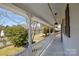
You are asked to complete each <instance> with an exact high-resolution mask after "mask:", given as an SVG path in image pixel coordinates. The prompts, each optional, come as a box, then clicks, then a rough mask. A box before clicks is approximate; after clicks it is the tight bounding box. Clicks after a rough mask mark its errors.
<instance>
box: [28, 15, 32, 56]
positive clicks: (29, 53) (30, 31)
mask: <svg viewBox="0 0 79 59" xmlns="http://www.w3.org/2000/svg"><path fill="white" fill-rule="evenodd" d="M28 18H29V20H28V28H29V29H28V38H29V40H28V42H29V46H28V55H29V56H32V29H31V16H29V17H28Z"/></svg>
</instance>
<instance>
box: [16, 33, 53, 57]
mask: <svg viewBox="0 0 79 59" xmlns="http://www.w3.org/2000/svg"><path fill="white" fill-rule="evenodd" d="M51 40H53V35H52V34H50V35H49V36H48V37H46V38H44V39H43V40H41V41H39V42H37V43H35V44H32V55H33V56H39V55H41V53H42V52H43V51H44V49H45V48H46V47H47V46H48V45H49V43H50V42H51ZM28 53H29V52H28V48H24V49H23V50H22V51H21V52H17V53H16V54H15V55H16V56H28Z"/></svg>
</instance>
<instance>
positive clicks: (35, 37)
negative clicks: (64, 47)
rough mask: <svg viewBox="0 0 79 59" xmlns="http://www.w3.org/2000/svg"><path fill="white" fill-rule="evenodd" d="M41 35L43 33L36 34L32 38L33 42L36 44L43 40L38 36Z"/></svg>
mask: <svg viewBox="0 0 79 59" xmlns="http://www.w3.org/2000/svg"><path fill="white" fill-rule="evenodd" d="M42 34H43V33H39V34H36V35H35V36H34V41H36V42H38V41H41V40H43V39H44V37H43V36H40V35H42Z"/></svg>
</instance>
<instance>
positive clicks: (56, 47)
mask: <svg viewBox="0 0 79 59" xmlns="http://www.w3.org/2000/svg"><path fill="white" fill-rule="evenodd" d="M41 56H64V49H63V44H62V43H61V38H56V39H55V40H54V41H52V42H51V44H50V45H49V47H48V48H47V49H46V50H45V51H44V52H43V53H42V55H41Z"/></svg>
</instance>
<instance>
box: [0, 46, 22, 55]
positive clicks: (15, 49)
mask: <svg viewBox="0 0 79 59" xmlns="http://www.w3.org/2000/svg"><path fill="white" fill-rule="evenodd" d="M22 49H23V47H14V46H13V45H12V46H8V47H5V48H2V49H0V56H7V55H12V54H15V53H16V52H19V51H21V50H22Z"/></svg>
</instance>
